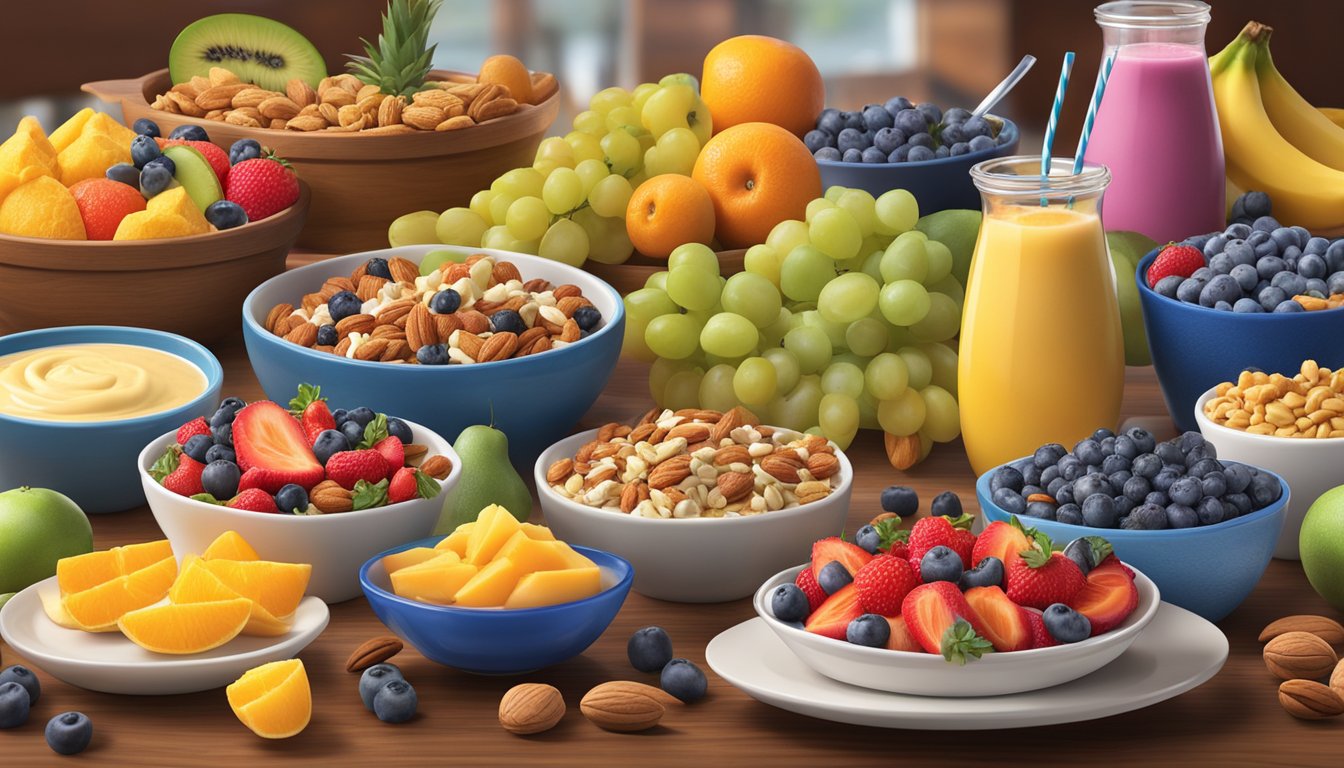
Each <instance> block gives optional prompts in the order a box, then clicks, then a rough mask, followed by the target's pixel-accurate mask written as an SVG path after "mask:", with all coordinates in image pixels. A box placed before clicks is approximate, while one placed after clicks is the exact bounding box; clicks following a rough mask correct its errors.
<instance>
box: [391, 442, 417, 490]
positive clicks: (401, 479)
mask: <svg viewBox="0 0 1344 768" xmlns="http://www.w3.org/2000/svg"><path fill="white" fill-rule="evenodd" d="M388 440H396V438H395V437H389V438H388ZM417 472H418V470H417V469H416V468H415V467H402V468H401V469H398V470H397V471H396V473H394V474H393V475H392V482H391V483H389V484H388V486H387V503H388V504H400V503H401V502H403V501H410V500H411V499H414V498H417V497H418V496H419V495H420V486H419V484H418V483H417V482H416V479H415V475H416V473H417Z"/></svg>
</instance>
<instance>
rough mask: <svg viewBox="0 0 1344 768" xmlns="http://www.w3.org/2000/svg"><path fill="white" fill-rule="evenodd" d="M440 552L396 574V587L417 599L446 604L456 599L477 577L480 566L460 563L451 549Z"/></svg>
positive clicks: (395, 590)
mask: <svg viewBox="0 0 1344 768" xmlns="http://www.w3.org/2000/svg"><path fill="white" fill-rule="evenodd" d="M440 555H441V557H436V558H434V559H433V560H427V561H425V562H423V563H420V564H418V565H411V566H407V567H405V568H402V569H401V570H398V571H396V572H395V573H393V574H392V577H391V578H392V590H393V591H394V592H396V593H397V594H398V595H400V596H402V597H409V598H411V599H413V600H422V601H425V602H430V603H440V604H444V605H448V604H451V603H452V602H454V598H455V596H456V595H457V593H458V592H459V591H461V589H462V588H463V586H465V585H466V584H467V583H468V582H470V581H471V579H472V578H474V577H475V576H476V574H477V568H476V566H474V565H468V564H466V563H462V562H459V561H458V560H457V555H455V554H453V553H451V552H447V553H440Z"/></svg>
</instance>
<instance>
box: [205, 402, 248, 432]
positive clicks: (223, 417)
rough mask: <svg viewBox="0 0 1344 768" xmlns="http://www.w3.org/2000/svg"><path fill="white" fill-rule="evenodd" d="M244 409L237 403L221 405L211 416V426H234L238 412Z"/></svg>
mask: <svg viewBox="0 0 1344 768" xmlns="http://www.w3.org/2000/svg"><path fill="white" fill-rule="evenodd" d="M242 409H243V406H241V405H239V404H237V403H230V402H224V403H220V405H219V407H218V408H216V409H215V412H214V413H213V414H211V415H210V419H209V421H210V426H212V427H218V426H221V425H224V424H232V423H233V419H234V417H236V416H237V415H238V412H239V411H241V410H242Z"/></svg>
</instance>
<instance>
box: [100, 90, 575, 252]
mask: <svg viewBox="0 0 1344 768" xmlns="http://www.w3.org/2000/svg"><path fill="white" fill-rule="evenodd" d="M230 78H232V80H231V79H230ZM195 81H200V82H195ZM426 82H427V84H428V85H430V86H432V87H430V88H427V89H425V90H423V91H421V92H419V93H416V94H415V95H414V96H413V97H411V98H406V97H401V96H398V97H388V96H386V95H384V94H382V93H380V92H377V88H376V86H366V85H365V84H364V83H362V82H361V81H359V80H358V79H357V78H355V77H354V76H353V75H349V74H342V75H335V76H333V77H328V78H325V79H324V80H322V82H321V83H319V84H318V87H317V88H316V89H314V88H312V87H311V86H308V85H307V84H304V83H302V82H300V81H297V80H295V81H291V82H290V85H289V87H287V88H286V92H285V93H283V94H282V93H279V92H271V91H266V90H264V89H261V88H259V87H257V86H253V85H251V84H246V83H241V82H238V81H237V78H236V76H233V75H232V73H230V72H228V71H227V70H222V69H218V68H217V69H216V70H215V71H212V73H211V77H210V78H204V77H199V78H195V79H194V81H193V82H191V83H180V84H178V85H173V83H172V81H171V80H170V78H169V76H168V70H167V69H160V70H157V71H155V72H150V73H149V74H147V75H145V76H143V77H140V78H134V79H128V80H105V81H100V82H94V83H85V84H84V86H83V90H84V91H85V92H87V93H90V94H93V95H94V96H97V97H98V98H100V99H102V100H103V101H106V102H109V103H118V104H120V105H121V109H122V116H123V120H124V121H125V122H126V124H127V125H130V124H131V123H133V122H135V121H136V120H138V119H140V118H147V119H149V120H153V121H154V122H155V123H157V124H158V125H159V127H160V130H161V131H162V133H163V135H165V136H167V135H168V133H169V132H171V131H172V129H174V128H176V127H178V126H180V125H199V126H201V127H202V128H204V129H205V130H206V131H207V133H209V135H210V139H211V141H213V142H214V143H216V144H218V145H220V146H221V147H224V148H225V149H227V148H228V147H229V146H230V145H231V144H232V143H233V142H234V141H237V140H238V139H241V138H245V137H251V138H255V139H257V140H258V141H260V142H261V143H262V144H263V145H265V146H268V147H270V148H272V149H274V150H275V151H276V152H277V153H279V154H280V155H281V156H283V157H284V158H286V159H287V160H289V161H290V162H291V163H292V164H293V165H294V168H295V170H296V171H297V172H298V174H299V176H300V177H302V178H303V180H304V181H305V182H307V183H308V185H309V186H310V187H311V188H312V191H313V205H312V210H311V212H310V213H309V216H308V225H307V226H306V227H305V228H304V230H303V232H302V234H301V235H300V236H299V241H298V246H299V247H301V248H309V249H312V250H317V251H326V252H331V253H345V252H349V251H355V250H370V249H374V248H381V247H385V246H386V245H387V227H388V225H389V224H391V222H392V220H393V219H395V218H397V217H398V216H400V215H401V214H403V213H406V211H408V210H419V209H431V210H435V211H441V210H445V209H447V208H451V207H453V206H465V205H466V204H467V203H468V202H470V200H471V196H472V195H473V194H475V193H476V192H477V191H479V190H481V189H485V188H486V187H489V186H490V182H491V181H493V180H494V179H495V178H496V177H497V176H499V175H500V174H501V173H503V172H504V171H506V170H509V169H510V168H517V167H521V166H526V165H531V164H532V159H533V155H534V154H535V153H536V149H537V145H538V144H540V143H541V139H542V136H543V135H544V134H545V133H546V130H547V129H548V128H549V127H550V125H551V123H552V122H554V120H555V118H556V115H557V114H559V111H560V99H559V88H558V86H557V84H556V81H555V78H554V77H553V76H552V75H550V74H547V73H543V72H538V73H533V75H532V84H533V87H534V95H533V101H534V102H535V104H520V103H518V102H516V101H514V100H513V99H511V98H508V97H507V95H506V93H505V92H504V91H503V89H502V88H501V87H500V86H495V85H484V84H480V83H477V82H476V78H475V77H474V76H472V75H470V74H467V73H463V72H451V71H446V70H434V71H432V72H430V73H429V75H428V77H427V80H426ZM370 89H371V90H370ZM156 104H157V105H158V106H157V107H156V106H155V105H156ZM263 120H264V122H263ZM319 122H320V125H319V124H318V123H319Z"/></svg>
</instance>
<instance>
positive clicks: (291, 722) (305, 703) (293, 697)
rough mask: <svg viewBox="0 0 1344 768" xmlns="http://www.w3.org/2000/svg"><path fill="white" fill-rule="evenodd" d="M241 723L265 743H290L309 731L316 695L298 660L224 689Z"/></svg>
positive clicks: (250, 673) (275, 665) (268, 667)
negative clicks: (298, 735)
mask: <svg viewBox="0 0 1344 768" xmlns="http://www.w3.org/2000/svg"><path fill="white" fill-rule="evenodd" d="M225 693H226V695H227V696H228V697H229V707H230V708H232V709H233V713H234V714H235V715H237V716H238V720H239V721H241V722H242V724H243V725H245V726H247V727H248V729H249V730H251V731H252V732H253V733H255V734H257V735H258V736H260V737H262V738H264V739H287V738H289V737H290V736H295V735H297V734H298V733H299V732H301V731H302V730H303V729H304V728H306V727H308V722H309V720H311V719H312V716H313V694H312V690H311V689H310V688H309V687H308V673H307V672H305V671H304V669H303V662H302V661H300V660H298V659H290V660H288V661H273V662H271V663H270V664H263V665H261V666H260V667H257V668H255V669H252V670H249V671H247V672H246V673H244V674H243V676H242V677H240V678H238V680H237V682H235V683H233V684H232V685H230V686H229V687H228V688H227V689H225Z"/></svg>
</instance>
